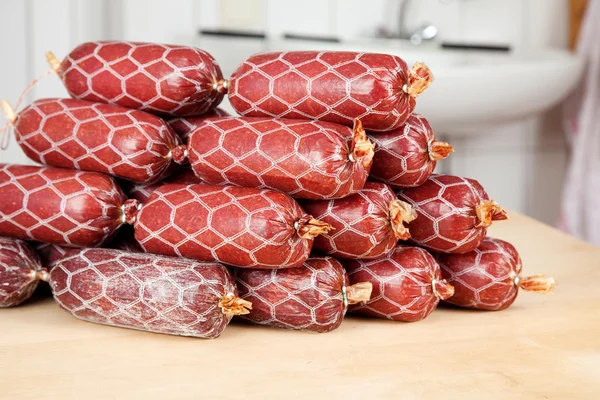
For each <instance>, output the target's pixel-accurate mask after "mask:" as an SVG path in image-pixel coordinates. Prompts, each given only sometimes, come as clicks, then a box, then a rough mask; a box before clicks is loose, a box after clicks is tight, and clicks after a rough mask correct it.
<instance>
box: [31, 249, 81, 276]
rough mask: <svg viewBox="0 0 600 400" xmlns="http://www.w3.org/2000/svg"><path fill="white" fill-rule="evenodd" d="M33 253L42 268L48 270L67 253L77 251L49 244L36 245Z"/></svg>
mask: <svg viewBox="0 0 600 400" xmlns="http://www.w3.org/2000/svg"><path fill="white" fill-rule="evenodd" d="M35 251H36V253H37V254H38V255H39V256H40V260H41V262H42V266H43V267H44V268H46V269H47V270H50V267H51V265H52V264H53V263H54V262H55V261H57V260H60V259H61V258H63V257H64V256H65V255H66V254H67V253H68V252H69V251H77V250H76V249H74V248H69V247H65V246H59V245H57V244H50V243H36V244H35Z"/></svg>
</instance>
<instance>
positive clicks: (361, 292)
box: [342, 282, 373, 306]
mask: <svg viewBox="0 0 600 400" xmlns="http://www.w3.org/2000/svg"><path fill="white" fill-rule="evenodd" d="M372 292H373V284H372V283H371V282H358V283H355V284H354V285H350V286H348V287H347V288H346V287H345V286H344V287H343V288H342V293H343V294H344V305H345V306H348V304H359V303H366V302H367V301H369V300H371V293H372Z"/></svg>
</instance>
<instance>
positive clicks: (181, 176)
mask: <svg viewBox="0 0 600 400" xmlns="http://www.w3.org/2000/svg"><path fill="white" fill-rule="evenodd" d="M168 183H182V184H185V185H189V184H193V183H201V181H200V179H198V178H197V177H196V175H195V174H194V171H192V170H191V169H190V168H189V166H180V167H179V168H177V169H176V170H175V172H174V173H173V174H172V175H170V176H169V177H167V178H165V179H163V180H161V181H158V182H154V183H133V182H127V181H123V182H121V183H120V186H121V188H122V189H123V191H124V192H125V194H126V195H127V197H128V198H130V199H136V200H137V201H139V202H140V203H146V202H147V201H148V199H149V198H150V195H151V194H152V193H153V192H154V191H155V190H156V189H158V188H159V187H161V186H163V185H166V184H168Z"/></svg>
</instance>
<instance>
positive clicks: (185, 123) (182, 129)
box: [167, 108, 229, 143]
mask: <svg viewBox="0 0 600 400" xmlns="http://www.w3.org/2000/svg"><path fill="white" fill-rule="evenodd" d="M228 116H229V113H228V112H227V111H225V110H223V109H222V108H214V109H212V110H210V111H208V112H207V113H205V114H202V115H195V116H191V117H177V118H171V119H169V120H168V121H167V124H169V126H170V127H171V129H173V131H174V132H175V133H176V134H177V135H179V137H180V138H181V140H182V141H183V143H187V141H188V136H189V135H190V133H191V132H192V131H193V130H194V129H196V128H197V127H198V126H200V124H201V123H202V122H204V121H205V120H206V119H208V118H215V117H228Z"/></svg>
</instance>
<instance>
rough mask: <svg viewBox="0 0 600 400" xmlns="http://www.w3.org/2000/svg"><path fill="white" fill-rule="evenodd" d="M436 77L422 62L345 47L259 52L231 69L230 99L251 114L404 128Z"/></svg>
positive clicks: (372, 127) (384, 128)
mask: <svg viewBox="0 0 600 400" xmlns="http://www.w3.org/2000/svg"><path fill="white" fill-rule="evenodd" d="M432 81H433V75H432V74H431V72H430V71H429V69H428V68H427V67H426V66H425V64H423V63H417V64H415V65H414V66H413V67H412V69H410V70H409V69H408V67H407V65H406V63H405V62H404V61H403V60H402V59H401V58H400V57H397V56H392V55H387V54H370V53H354V52H341V51H324V52H317V51H293V52H276V53H262V54H256V55H253V56H251V57H250V58H248V59H247V60H246V61H244V62H243V63H242V64H241V65H240V66H239V67H238V68H237V70H236V71H235V72H234V73H233V75H232V77H231V81H230V88H229V101H230V103H231V105H232V106H233V108H235V110H236V111H237V112H238V113H239V114H241V115H244V116H248V117H279V118H281V117H284V118H300V119H317V120H320V121H329V122H336V123H339V124H343V125H348V126H352V125H353V123H354V120H355V119H357V118H358V119H360V120H361V121H362V123H363V124H364V126H365V129H367V130H370V131H389V130H392V129H396V128H398V127H400V125H402V124H403V123H404V122H406V119H407V118H408V116H409V115H410V113H411V112H412V111H413V109H414V108H415V99H416V97H417V96H418V95H419V94H421V93H422V92H423V91H424V90H425V89H427V87H428V86H429V84H430V83H431V82H432Z"/></svg>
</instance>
